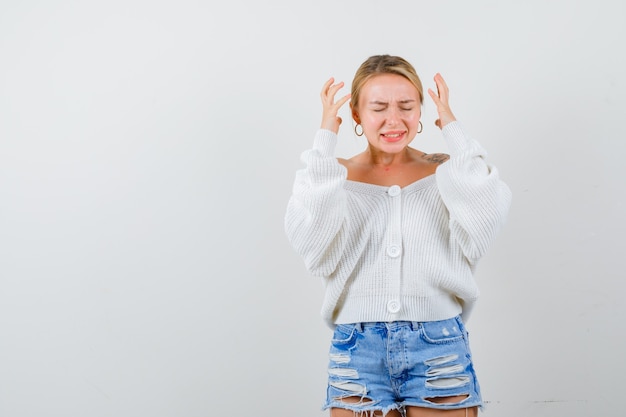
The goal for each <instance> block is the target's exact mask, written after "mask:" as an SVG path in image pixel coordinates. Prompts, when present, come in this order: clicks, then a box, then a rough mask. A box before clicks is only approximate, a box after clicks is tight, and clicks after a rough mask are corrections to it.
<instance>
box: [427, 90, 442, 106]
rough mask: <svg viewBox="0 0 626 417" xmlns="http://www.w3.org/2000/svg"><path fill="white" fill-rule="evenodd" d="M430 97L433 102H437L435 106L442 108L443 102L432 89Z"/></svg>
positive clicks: (429, 91)
mask: <svg viewBox="0 0 626 417" xmlns="http://www.w3.org/2000/svg"><path fill="white" fill-rule="evenodd" d="M428 95H429V96H430V98H432V99H433V101H434V102H435V105H436V106H437V107H439V106H441V105H442V104H443V103H441V100H440V99H439V95H438V94H437V93H435V92H434V91H433V90H432V88H429V89H428Z"/></svg>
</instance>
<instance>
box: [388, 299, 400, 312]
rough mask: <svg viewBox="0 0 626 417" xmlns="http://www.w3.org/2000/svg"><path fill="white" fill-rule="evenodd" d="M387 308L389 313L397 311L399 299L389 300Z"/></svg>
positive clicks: (398, 309)
mask: <svg viewBox="0 0 626 417" xmlns="http://www.w3.org/2000/svg"><path fill="white" fill-rule="evenodd" d="M387 310H389V312H390V313H393V314H395V313H397V312H398V311H400V301H398V300H389V302H388V303H387Z"/></svg>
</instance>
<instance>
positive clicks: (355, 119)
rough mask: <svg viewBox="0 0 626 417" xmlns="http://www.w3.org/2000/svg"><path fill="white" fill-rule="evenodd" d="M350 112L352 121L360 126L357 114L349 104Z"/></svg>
mask: <svg viewBox="0 0 626 417" xmlns="http://www.w3.org/2000/svg"><path fill="white" fill-rule="evenodd" d="M350 110H352V119H353V120H354V121H355V122H356V124H360V123H361V118H360V117H359V113H358V112H357V111H356V109H355V108H354V107H353V106H352V103H350Z"/></svg>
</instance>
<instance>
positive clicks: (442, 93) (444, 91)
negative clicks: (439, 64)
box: [435, 73, 449, 103]
mask: <svg viewBox="0 0 626 417" xmlns="http://www.w3.org/2000/svg"><path fill="white" fill-rule="evenodd" d="M435 84H436V85H437V94H438V96H439V98H440V99H441V101H443V102H444V103H447V102H448V95H449V94H448V93H449V90H448V85H447V84H446V81H445V80H444V79H443V77H442V76H441V74H440V73H437V74H435Z"/></svg>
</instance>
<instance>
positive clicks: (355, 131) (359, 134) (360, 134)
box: [354, 123, 363, 136]
mask: <svg viewBox="0 0 626 417" xmlns="http://www.w3.org/2000/svg"><path fill="white" fill-rule="evenodd" d="M359 126H360V127H361V133H359V132H358V131H357V129H356V128H357V127H359ZM354 134H355V135H357V136H363V126H361V125H360V124H358V123H357V124H356V126H354Z"/></svg>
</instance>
